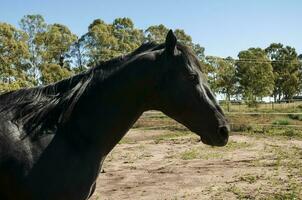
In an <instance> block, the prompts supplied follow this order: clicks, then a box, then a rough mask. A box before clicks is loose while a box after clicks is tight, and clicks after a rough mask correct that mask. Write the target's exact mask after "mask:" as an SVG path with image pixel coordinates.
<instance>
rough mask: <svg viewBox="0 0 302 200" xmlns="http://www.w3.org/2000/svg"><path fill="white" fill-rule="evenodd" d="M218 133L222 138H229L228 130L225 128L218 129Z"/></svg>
mask: <svg viewBox="0 0 302 200" xmlns="http://www.w3.org/2000/svg"><path fill="white" fill-rule="evenodd" d="M218 133H219V135H220V136H222V137H223V138H228V137H229V128H228V127H227V126H222V127H219V130H218Z"/></svg>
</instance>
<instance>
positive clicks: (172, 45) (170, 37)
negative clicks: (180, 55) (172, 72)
mask: <svg viewBox="0 0 302 200" xmlns="http://www.w3.org/2000/svg"><path fill="white" fill-rule="evenodd" d="M176 44H177V39H176V36H175V35H174V33H173V31H172V30H171V29H170V30H169V32H168V34H167V37H166V51H167V53H168V54H170V55H175V49H176Z"/></svg>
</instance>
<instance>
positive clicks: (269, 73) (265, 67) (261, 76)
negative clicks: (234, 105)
mask: <svg viewBox="0 0 302 200" xmlns="http://www.w3.org/2000/svg"><path fill="white" fill-rule="evenodd" d="M238 57H239V60H238V61H237V62H236V66H237V72H236V74H237V77H238V80H239V84H240V89H241V92H242V95H243V97H244V98H245V100H246V101H247V103H249V104H250V105H256V102H257V98H260V99H262V98H263V97H265V96H268V95H271V94H272V91H273V87H274V74H273V68H272V65H271V63H270V60H269V59H268V57H267V55H266V53H265V51H264V50H262V49H260V48H250V49H248V50H245V51H241V52H240V53H239V55H238Z"/></svg>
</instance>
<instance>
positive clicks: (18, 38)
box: [0, 23, 33, 92]
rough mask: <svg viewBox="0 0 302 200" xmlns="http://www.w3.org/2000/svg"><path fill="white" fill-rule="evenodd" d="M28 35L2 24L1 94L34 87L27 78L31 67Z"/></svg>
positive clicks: (31, 81) (0, 29) (0, 37)
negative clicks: (29, 63) (28, 63)
mask: <svg viewBox="0 0 302 200" xmlns="http://www.w3.org/2000/svg"><path fill="white" fill-rule="evenodd" d="M26 40H27V35H26V34H25V33H24V32H22V31H20V30H17V29H16V28H15V27H13V26H12V25H9V24H6V23H0V92H4V91H8V90H16V89H19V88H21V87H26V86H29V85H32V83H33V80H32V79H31V77H28V76H26V73H27V71H28V68H29V66H28V65H27V62H26V61H27V59H28V58H29V51H28V46H27V43H26Z"/></svg>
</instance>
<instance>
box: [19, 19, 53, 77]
mask: <svg viewBox="0 0 302 200" xmlns="http://www.w3.org/2000/svg"><path fill="white" fill-rule="evenodd" d="M19 24H20V27H21V29H22V30H23V31H24V32H25V33H26V34H27V36H28V39H27V45H28V48H29V55H30V56H29V64H30V69H29V72H28V75H29V76H32V77H34V79H36V80H37V79H38V78H39V76H40V69H39V67H40V65H41V64H42V58H41V50H42V49H41V46H40V45H37V44H36V43H35V42H34V41H35V38H36V35H37V34H41V33H43V32H45V31H46V27H47V25H46V23H45V21H44V18H43V17H42V15H25V16H24V17H23V18H22V19H21V20H20V23H19Z"/></svg>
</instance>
